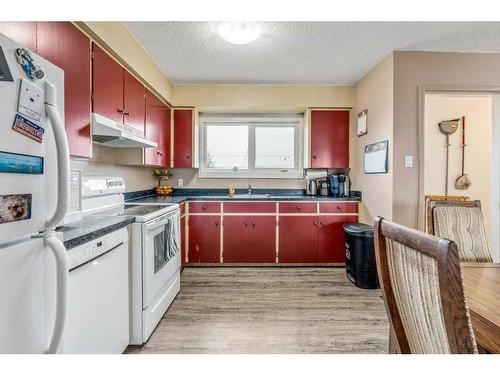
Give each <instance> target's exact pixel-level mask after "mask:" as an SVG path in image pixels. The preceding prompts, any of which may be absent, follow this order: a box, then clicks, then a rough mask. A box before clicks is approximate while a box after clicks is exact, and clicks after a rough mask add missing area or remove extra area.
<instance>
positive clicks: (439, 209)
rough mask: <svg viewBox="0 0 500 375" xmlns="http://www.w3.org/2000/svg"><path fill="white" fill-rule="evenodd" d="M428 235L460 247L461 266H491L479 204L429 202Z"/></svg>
mask: <svg viewBox="0 0 500 375" xmlns="http://www.w3.org/2000/svg"><path fill="white" fill-rule="evenodd" d="M427 212H428V217H427V232H428V233H430V234H433V235H435V236H437V237H441V238H448V239H450V240H452V241H453V242H455V243H456V244H457V246H458V253H459V257H460V261H461V262H492V261H493V260H492V257H491V252H490V249H489V246H488V239H487V237H486V230H485V227H484V220H483V214H482V212H481V202H480V201H477V200H476V201H434V200H430V201H429V202H428V209H427Z"/></svg>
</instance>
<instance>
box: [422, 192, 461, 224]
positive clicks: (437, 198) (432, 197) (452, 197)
mask: <svg viewBox="0 0 500 375" xmlns="http://www.w3.org/2000/svg"><path fill="white" fill-rule="evenodd" d="M424 199H425V204H424V220H425V222H424V228H425V230H427V228H428V227H429V225H428V221H427V220H428V219H427V218H428V217H429V201H467V200H469V197H468V196H466V195H426V196H425V197H424ZM427 233H429V232H427Z"/></svg>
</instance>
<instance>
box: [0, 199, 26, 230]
mask: <svg viewBox="0 0 500 375" xmlns="http://www.w3.org/2000/svg"><path fill="white" fill-rule="evenodd" d="M28 219H31V194H11V195H0V224H5V223H11V222H14V221H21V220H28Z"/></svg>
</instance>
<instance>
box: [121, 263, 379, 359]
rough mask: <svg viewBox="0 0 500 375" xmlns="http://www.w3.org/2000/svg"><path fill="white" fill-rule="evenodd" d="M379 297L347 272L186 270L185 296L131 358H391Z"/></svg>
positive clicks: (230, 269)
mask: <svg viewBox="0 0 500 375" xmlns="http://www.w3.org/2000/svg"><path fill="white" fill-rule="evenodd" d="M380 295H381V292H380V290H379V289H378V290H365V289H358V288H356V287H354V285H353V284H351V282H350V281H348V280H347V279H346V277H345V269H344V268H309V267H301V268H266V267H262V268H243V267H234V268H233V267H220V268H208V267H207V268H198V267H192V268H185V269H184V271H183V273H182V276H181V292H180V293H179V295H178V296H177V298H176V299H175V301H174V302H173V303H172V305H171V306H170V308H169V309H168V311H167V313H166V314H165V316H164V317H163V319H162V320H161V322H160V323H159V325H158V327H156V330H155V331H154V332H153V334H152V336H151V337H150V339H149V341H148V342H147V343H146V344H144V346H143V347H130V348H129V349H128V352H129V353H256V354H260V353H387V347H388V337H389V324H388V321H387V317H386V312H385V308H384V304H383V301H382V299H381V298H380Z"/></svg>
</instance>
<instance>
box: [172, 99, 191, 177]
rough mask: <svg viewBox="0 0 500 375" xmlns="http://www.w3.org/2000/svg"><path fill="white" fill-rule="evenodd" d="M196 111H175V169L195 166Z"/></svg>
mask: <svg viewBox="0 0 500 375" xmlns="http://www.w3.org/2000/svg"><path fill="white" fill-rule="evenodd" d="M193 121H194V109H192V108H187V109H186V108H179V109H178V108H175V109H174V168H191V167H192V166H193Z"/></svg>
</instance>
